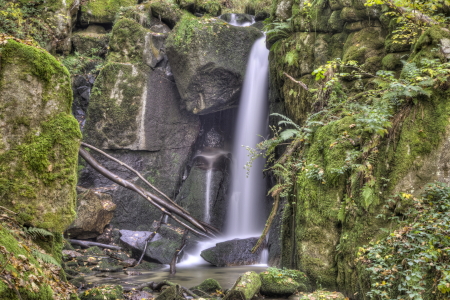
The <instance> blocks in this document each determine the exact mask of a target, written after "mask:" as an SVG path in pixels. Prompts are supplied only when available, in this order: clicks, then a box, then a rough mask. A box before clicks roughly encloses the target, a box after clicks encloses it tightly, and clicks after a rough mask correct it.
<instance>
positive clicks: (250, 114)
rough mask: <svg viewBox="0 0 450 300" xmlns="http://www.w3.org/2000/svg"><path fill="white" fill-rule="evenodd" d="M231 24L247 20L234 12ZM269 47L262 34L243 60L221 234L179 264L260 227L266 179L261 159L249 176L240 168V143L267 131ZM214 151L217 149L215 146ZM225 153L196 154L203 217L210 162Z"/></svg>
mask: <svg viewBox="0 0 450 300" xmlns="http://www.w3.org/2000/svg"><path fill="white" fill-rule="evenodd" d="M229 23H230V24H232V25H235V26H243V25H244V26H245V25H247V26H248V25H250V24H251V23H250V22H249V23H248V24H247V23H244V24H238V22H237V21H236V20H235V15H234V14H233V15H232V16H231V21H230V22H229ZM268 57H269V50H267V48H266V45H265V37H262V38H260V39H258V40H257V41H256V42H255V43H254V45H253V47H252V50H251V52H250V55H249V60H248V63H247V69H246V75H245V80H244V85H243V88H242V94H241V99H240V103H239V110H238V116H237V123H236V131H235V135H234V139H235V140H234V142H233V151H232V161H233V162H232V167H231V169H232V170H231V186H230V191H229V195H230V198H229V202H230V204H229V207H228V211H227V220H226V229H225V236H223V237H221V238H220V239H217V240H208V241H205V242H201V243H199V244H198V245H197V247H196V249H195V250H194V249H192V251H191V253H186V255H185V258H184V259H183V261H182V262H181V263H180V264H179V265H180V266H189V265H196V264H201V263H205V261H204V260H203V259H202V258H201V257H200V252H201V251H202V250H204V249H207V248H210V247H213V246H215V244H216V243H219V242H223V241H226V240H230V239H234V238H245V237H250V236H251V237H255V236H259V235H260V234H261V232H262V230H263V227H264V221H265V218H266V213H265V209H264V206H265V205H264V200H265V191H266V189H265V187H266V183H265V180H264V179H263V176H262V170H263V168H264V160H263V159H262V158H259V159H257V160H255V161H254V162H253V166H252V168H251V170H250V173H249V176H247V171H246V169H245V168H244V166H245V165H246V163H247V162H248V151H247V150H246V149H245V148H244V147H243V146H249V147H252V148H255V147H256V144H258V143H259V142H260V141H261V140H262V139H261V137H260V135H265V133H266V131H267V119H268V105H267V94H268V77H269V76H268V74H269V60H268ZM216 151H217V150H216ZM223 155H228V153H226V152H220V151H219V152H215V153H207V152H204V153H200V154H197V155H196V156H195V157H194V159H195V158H196V157H202V158H203V159H205V160H206V161H207V162H208V169H207V173H206V183H205V184H206V191H205V217H204V220H205V221H206V222H208V221H207V220H208V218H210V205H211V204H210V202H211V195H210V193H211V192H210V190H211V180H212V178H211V177H212V170H213V167H212V164H213V162H214V161H215V160H216V159H217V157H219V156H223ZM262 256H263V257H262V259H261V263H267V250H264V251H263V255H262Z"/></svg>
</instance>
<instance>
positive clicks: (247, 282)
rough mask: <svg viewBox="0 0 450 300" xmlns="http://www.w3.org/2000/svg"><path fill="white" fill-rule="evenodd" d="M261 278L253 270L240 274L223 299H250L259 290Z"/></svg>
mask: <svg viewBox="0 0 450 300" xmlns="http://www.w3.org/2000/svg"><path fill="white" fill-rule="evenodd" d="M260 287H261V280H260V278H259V275H258V274H256V273H255V272H246V273H244V274H242V275H241V276H240V277H239V278H238V280H236V282H235V283H234V285H233V287H232V288H231V289H230V290H229V291H228V293H227V294H226V295H225V297H224V298H223V300H244V299H245V300H250V299H252V298H253V297H254V296H255V295H256V294H258V292H259V288H260Z"/></svg>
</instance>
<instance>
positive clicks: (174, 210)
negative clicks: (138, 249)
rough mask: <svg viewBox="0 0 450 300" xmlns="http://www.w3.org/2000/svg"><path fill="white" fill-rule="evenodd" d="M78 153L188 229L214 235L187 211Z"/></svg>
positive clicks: (196, 232) (201, 233) (100, 171)
mask: <svg viewBox="0 0 450 300" xmlns="http://www.w3.org/2000/svg"><path fill="white" fill-rule="evenodd" d="M78 153H79V154H80V156H81V157H82V158H83V159H84V160H85V161H86V162H87V163H88V164H90V165H91V166H92V167H93V168H94V169H95V170H96V171H97V172H99V173H100V174H102V175H103V176H105V177H106V178H108V179H109V180H111V181H113V182H115V183H117V184H119V185H121V186H123V187H125V188H127V189H130V190H132V191H134V192H136V193H138V194H139V195H141V196H142V197H144V198H145V199H146V200H147V201H149V202H150V203H151V204H153V205H154V206H155V207H157V208H158V209H159V210H161V211H162V212H164V213H166V214H167V215H169V216H170V217H171V218H172V219H174V220H175V221H177V222H178V223H180V224H181V225H182V226H184V227H185V228H187V229H189V230H190V231H192V232H193V233H195V234H197V235H200V236H203V237H206V238H210V237H214V236H215V234H214V233H212V232H211V230H208V229H207V228H206V227H207V226H203V225H202V223H203V222H199V221H198V220H197V219H195V218H193V217H192V216H191V215H190V214H189V213H186V212H184V211H183V210H181V209H179V208H178V207H177V206H174V205H172V204H171V203H168V202H167V201H164V200H162V199H161V198H159V197H158V196H156V195H153V194H152V193H150V192H148V191H146V190H144V189H143V188H141V187H139V186H137V185H135V184H134V183H131V182H130V181H128V180H125V179H123V178H120V177H119V176H117V175H116V174H114V173H112V172H111V171H109V170H108V169H106V168H105V167H104V166H102V165H101V164H100V163H99V162H98V161H96V160H95V158H94V157H92V155H91V154H90V153H89V152H88V151H86V150H85V149H83V148H82V147H80V149H79V151H78ZM177 216H180V217H181V218H183V219H185V220H186V221H188V222H190V223H191V224H192V225H193V226H194V227H195V228H197V229H195V228H192V227H191V226H189V225H187V224H186V223H184V222H183V221H181V220H180V219H179V218H177ZM208 228H209V227H208Z"/></svg>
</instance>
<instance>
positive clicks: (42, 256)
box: [32, 249, 61, 268]
mask: <svg viewBox="0 0 450 300" xmlns="http://www.w3.org/2000/svg"><path fill="white" fill-rule="evenodd" d="M32 254H33V256H34V257H35V258H36V259H40V260H42V261H43V262H44V263H46V264H53V265H55V266H58V267H60V268H61V265H60V264H59V263H58V262H57V261H56V259H54V258H53V256H51V255H48V254H46V253H42V252H39V251H37V250H35V249H33V250H32Z"/></svg>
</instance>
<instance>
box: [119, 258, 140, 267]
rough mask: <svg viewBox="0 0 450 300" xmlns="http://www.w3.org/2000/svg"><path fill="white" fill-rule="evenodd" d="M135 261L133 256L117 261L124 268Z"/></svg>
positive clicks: (130, 265)
mask: <svg viewBox="0 0 450 300" xmlns="http://www.w3.org/2000/svg"><path fill="white" fill-rule="evenodd" d="M136 263H137V260H135V259H134V258H129V259H126V260H123V261H121V262H119V265H121V266H122V267H124V268H128V267H132V266H134V265H135V264H136Z"/></svg>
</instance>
